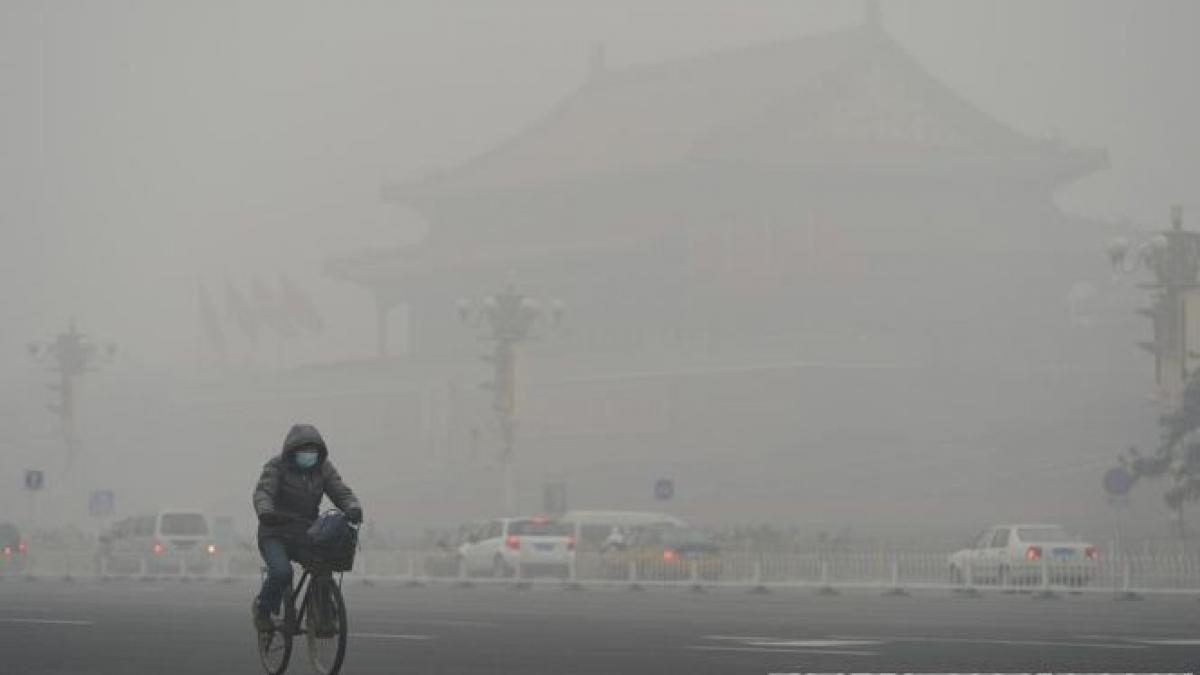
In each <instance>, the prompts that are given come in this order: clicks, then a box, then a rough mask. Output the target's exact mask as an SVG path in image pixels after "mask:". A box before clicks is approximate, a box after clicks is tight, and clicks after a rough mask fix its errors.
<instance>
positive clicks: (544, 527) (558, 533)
mask: <svg viewBox="0 0 1200 675" xmlns="http://www.w3.org/2000/svg"><path fill="white" fill-rule="evenodd" d="M508 533H509V534H510V535H525V536H535V537H566V536H570V534H571V527H570V526H569V525H567V524H566V523H560V522H558V521H556V520H514V521H513V522H511V523H509V524H508Z"/></svg>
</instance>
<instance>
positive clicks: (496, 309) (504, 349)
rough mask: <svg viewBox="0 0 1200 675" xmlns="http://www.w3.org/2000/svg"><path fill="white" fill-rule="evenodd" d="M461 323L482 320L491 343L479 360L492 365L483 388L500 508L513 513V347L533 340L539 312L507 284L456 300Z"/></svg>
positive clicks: (554, 309)
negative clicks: (495, 434)
mask: <svg viewBox="0 0 1200 675" xmlns="http://www.w3.org/2000/svg"><path fill="white" fill-rule="evenodd" d="M458 315H459V318H460V319H462V320H463V322H468V321H470V320H471V319H472V318H473V317H478V318H480V319H482V320H483V322H484V323H485V327H486V328H487V332H486V333H484V334H483V335H482V336H481V338H482V339H484V340H487V341H489V342H491V343H492V348H491V350H490V351H489V352H488V353H486V354H484V355H483V357H482V358H483V360H484V361H486V362H488V363H490V364H491V365H492V371H493V374H492V379H491V380H490V381H488V382H485V383H483V385H482V386H483V388H484V389H486V390H488V391H490V392H492V411H493V412H494V413H495V415H496V422H497V426H498V427H499V430H500V446H501V447H500V461H501V464H502V465H503V470H504V507H505V509H506V510H507V513H508V514H510V515H514V514H516V510H517V503H516V502H517V498H516V475H515V473H516V467H515V464H516V441H517V348H518V347H519V346H520V345H522V344H524V343H525V342H528V341H529V340H531V339H533V337H534V336H533V328H534V326H535V325H536V323H537V321H538V319H539V318H541V317H542V315H543V312H542V309H541V303H540V302H538V301H537V300H536V299H534V298H532V297H530V296H527V295H525V294H523V293H520V292H518V291H517V290H516V289H515V288H514V287H513V286H512V285H511V284H509V285H508V286H506V287H505V288H504V290H502V291H501V292H499V293H496V294H495V295H491V296H488V297H486V298H484V299H483V300H482V301H481V302H478V303H475V302H472V301H470V300H459V301H458ZM562 315H563V304H562V302H561V301H555V302H554V303H552V305H551V311H550V319H551V320H552V321H553V322H554V323H556V324H557V323H559V322H560V321H561V320H562Z"/></svg>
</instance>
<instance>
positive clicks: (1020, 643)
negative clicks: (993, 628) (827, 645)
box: [831, 635, 1146, 649]
mask: <svg viewBox="0 0 1200 675" xmlns="http://www.w3.org/2000/svg"><path fill="white" fill-rule="evenodd" d="M831 637H833V638H834V639H846V640H878V641H880V642H933V643H945V644H979V645H1010V646H1014V647H1085V648H1089V649H1145V648H1146V646H1145V645H1114V644H1099V643H1096V642H1054V641H1052V640H999V639H988V638H939V637H912V636H904V637H894V636H880V637H859V636H849V635H835V636H831Z"/></svg>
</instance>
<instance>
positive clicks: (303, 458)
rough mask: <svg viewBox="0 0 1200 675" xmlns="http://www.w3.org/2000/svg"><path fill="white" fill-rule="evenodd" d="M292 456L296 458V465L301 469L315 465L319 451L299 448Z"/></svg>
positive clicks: (319, 454) (319, 455)
mask: <svg viewBox="0 0 1200 675" xmlns="http://www.w3.org/2000/svg"><path fill="white" fill-rule="evenodd" d="M293 457H295V458H296V466H298V467H300V468H301V469H311V468H313V467H314V466H316V465H317V460H318V459H319V458H320V457H321V453H320V452H318V451H316V450H300V451H298V452H297V453H296V454H295V455H293Z"/></svg>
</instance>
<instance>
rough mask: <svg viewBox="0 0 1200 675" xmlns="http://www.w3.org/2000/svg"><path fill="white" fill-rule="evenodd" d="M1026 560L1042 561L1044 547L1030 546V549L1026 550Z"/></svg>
mask: <svg viewBox="0 0 1200 675" xmlns="http://www.w3.org/2000/svg"><path fill="white" fill-rule="evenodd" d="M1025 559H1026V560H1041V559H1042V547H1040V546H1030V547H1029V548H1027V549H1025Z"/></svg>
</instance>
